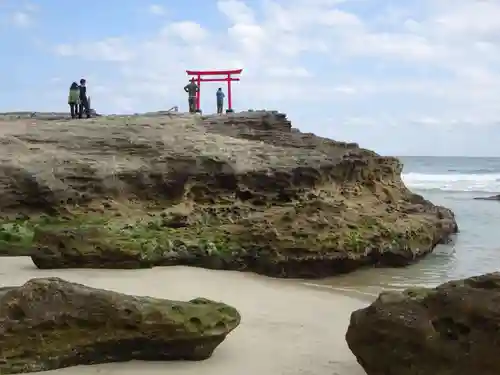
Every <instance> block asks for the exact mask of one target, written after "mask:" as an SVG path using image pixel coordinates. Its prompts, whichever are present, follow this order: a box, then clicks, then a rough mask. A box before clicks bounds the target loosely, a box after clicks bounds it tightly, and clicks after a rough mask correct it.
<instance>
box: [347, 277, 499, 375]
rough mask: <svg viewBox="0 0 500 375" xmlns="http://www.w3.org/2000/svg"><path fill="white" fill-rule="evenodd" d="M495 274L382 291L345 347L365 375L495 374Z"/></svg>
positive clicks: (360, 315)
mask: <svg viewBox="0 0 500 375" xmlns="http://www.w3.org/2000/svg"><path fill="white" fill-rule="evenodd" d="M499 332H500V273H492V274H487V275H482V276H478V277H471V278H469V279H465V280H459V281H452V282H448V283H445V284H443V285H441V286H439V287H437V288H435V289H418V290H417V289H413V290H407V291H405V292H403V293H396V292H388V293H382V294H381V295H380V296H379V298H378V299H377V300H376V301H375V302H374V303H373V304H372V305H371V306H369V307H367V308H364V309H361V310H358V311H355V312H354V313H353V314H352V316H351V322H350V325H349V329H348V331H347V335H346V339H347V343H348V345H349V347H350V349H351V350H352V352H353V353H354V354H355V355H356V357H357V359H358V362H359V363H360V364H361V365H362V366H363V368H364V369H365V371H366V372H367V374H368V375H429V374H432V375H471V374H481V375H498V374H500V356H499V353H500V341H499V339H498V334H499Z"/></svg>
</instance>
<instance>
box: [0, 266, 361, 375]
mask: <svg viewBox="0 0 500 375" xmlns="http://www.w3.org/2000/svg"><path fill="white" fill-rule="evenodd" d="M47 276H57V277H61V278H64V279H67V280H71V281H75V282H79V283H84V284H87V285H90V286H94V287H98V288H105V289H111V290H116V291H118V292H124V293H129V294H136V295H150V296H155V297H162V298H171V299H180V300H188V299H191V298H194V297H206V298H210V299H214V300H220V301H224V302H226V303H228V304H231V305H233V306H235V307H236V308H238V309H239V311H240V312H241V314H242V323H241V325H240V326H239V327H238V328H237V329H236V330H235V331H233V333H232V334H231V335H230V336H228V337H227V339H226V340H225V341H224V342H223V343H222V344H221V345H220V346H219V348H218V349H217V350H216V351H215V353H214V355H213V356H212V358H210V359H208V360H206V361H202V362H169V363H149V362H128V363H113V364H106V365H96V366H78V367H72V368H67V369H61V370H56V371H49V372H44V373H36V374H46V375H49V374H54V375H55V374H57V375H94V374H100V375H104V374H110V375H111V374H113V375H114V374H116V375H118V374H120V375H137V374H141V375H157V374H158V375H159V374H162V375H163V374H169V375H181V374H182V375H198V374H204V375H236V374H259V375H295V374H297V375H298V374H301V375H306V374H311V375H313V374H314V375H322V374H325V375H364V374H365V373H364V371H363V370H362V369H361V367H360V366H359V365H358V364H357V363H356V360H355V358H354V356H353V355H352V354H351V352H350V351H349V349H348V347H347V345H346V343H345V339H344V335H345V332H346V329H347V325H348V322H349V316H350V313H351V312H352V311H353V310H355V309H358V308H360V307H363V306H364V305H366V304H367V302H365V301H362V300H358V299H354V298H352V297H349V296H346V295H343V294H339V293H333V292H331V291H328V290H322V288H314V287H308V286H306V285H302V284H300V283H299V282H296V281H288V280H276V279H270V278H265V277H261V276H257V275H253V274H246V273H238V272H224V271H210V270H204V269H197V268H188V267H168V268H155V269H150V270H123V271H122V270H54V271H52V270H51V271H41V270H37V269H36V268H35V266H34V265H33V264H32V263H31V260H30V259H29V258H0V287H2V286H10V285H20V284H22V283H24V282H25V281H27V280H29V279H30V278H34V277H47Z"/></svg>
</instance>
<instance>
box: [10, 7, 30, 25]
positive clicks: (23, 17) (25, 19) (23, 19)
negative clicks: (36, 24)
mask: <svg viewBox="0 0 500 375" xmlns="http://www.w3.org/2000/svg"><path fill="white" fill-rule="evenodd" d="M11 20H12V23H13V24H14V25H15V26H18V27H28V26H31V25H32V23H33V18H32V16H31V14H30V13H28V12H24V11H17V12H14V13H13V14H12V18H11Z"/></svg>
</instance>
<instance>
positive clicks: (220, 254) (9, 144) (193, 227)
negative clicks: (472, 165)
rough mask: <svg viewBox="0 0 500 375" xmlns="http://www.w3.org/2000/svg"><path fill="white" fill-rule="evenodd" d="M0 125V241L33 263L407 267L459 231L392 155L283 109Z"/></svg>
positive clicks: (320, 272) (327, 270)
mask: <svg viewBox="0 0 500 375" xmlns="http://www.w3.org/2000/svg"><path fill="white" fill-rule="evenodd" d="M23 121H25V122H23ZM0 126H1V128H2V132H3V135H2V136H1V137H0V144H1V147H0V158H1V164H0V211H1V212H2V213H3V214H4V217H3V219H2V220H3V222H2V224H1V225H0V252H1V251H2V250H3V253H11V254H12V253H19V254H21V253H25V252H26V251H29V252H30V253H32V259H33V261H34V263H35V264H36V265H37V266H38V267H40V268H60V267H109V268H124V267H152V266H157V265H174V264H184V265H195V266H203V267H209V268H220V269H235V270H251V271H255V272H259V273H263V274H268V275H273V276H280V277H305V278H309V277H322V276H327V275H334V274H337V273H341V272H348V271H351V270H353V269H356V268H358V267H361V266H368V265H389V266H401V265H406V264H408V263H411V262H413V261H415V260H416V259H418V258H419V257H421V256H423V255H425V254H427V253H429V252H430V251H432V249H433V248H434V247H435V246H436V244H438V243H442V242H445V241H447V240H448V238H449V237H450V235H451V234H453V233H455V232H456V231H457V225H456V222H455V219H454V216H453V213H452V212H451V211H450V210H448V209H446V208H443V207H439V206H435V205H434V204H432V203H431V202H429V201H427V200H425V199H424V198H423V197H421V196H419V195H416V194H413V193H412V192H411V191H409V190H408V189H407V188H406V187H405V186H404V184H403V183H402V181H401V169H402V166H401V163H400V162H399V161H398V160H397V159H395V158H392V157H382V156H380V155H378V154H376V153H375V152H372V151H370V150H366V149H363V148H360V147H359V146H358V145H357V144H354V143H344V142H336V141H332V140H329V139H325V138H321V137H317V136H315V135H313V134H305V133H301V132H299V131H298V130H296V129H293V128H292V127H291V124H290V122H289V121H288V119H287V118H286V116H285V115H283V114H281V113H276V112H245V113H238V114H230V115H225V116H220V117H215V116H210V117H195V116H186V115H174V114H171V115H168V114H167V115H149V116H131V117H126V116H121V117H120V116H118V117H101V118H98V119H91V120H83V121H43V120H36V121H34V120H29V121H26V120H17V121H3V122H1V123H0Z"/></svg>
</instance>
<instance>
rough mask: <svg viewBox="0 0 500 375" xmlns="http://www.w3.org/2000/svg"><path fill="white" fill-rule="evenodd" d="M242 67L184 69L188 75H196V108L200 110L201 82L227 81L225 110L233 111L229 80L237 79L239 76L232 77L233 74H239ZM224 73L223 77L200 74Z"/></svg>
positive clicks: (215, 74)
mask: <svg viewBox="0 0 500 375" xmlns="http://www.w3.org/2000/svg"><path fill="white" fill-rule="evenodd" d="M242 71H243V69H234V70H186V73H187V74H188V76H196V78H195V79H196V83H197V84H198V89H199V90H198V92H197V93H196V110H197V111H200V93H201V82H227V111H226V112H233V100H232V97H231V95H232V93H231V82H233V81H239V80H240V79H239V78H234V77H232V75H233V74H241V72H242ZM218 75H225V76H226V77H224V78H222V77H221V78H201V77H202V76H218Z"/></svg>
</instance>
